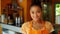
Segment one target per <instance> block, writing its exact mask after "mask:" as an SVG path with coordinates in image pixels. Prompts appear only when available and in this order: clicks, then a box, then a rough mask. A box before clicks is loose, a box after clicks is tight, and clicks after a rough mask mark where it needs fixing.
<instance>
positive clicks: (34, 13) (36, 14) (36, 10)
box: [30, 6, 42, 21]
mask: <svg viewBox="0 0 60 34" xmlns="http://www.w3.org/2000/svg"><path fill="white" fill-rule="evenodd" d="M30 15H31V17H32V19H33V20H34V21H37V20H40V19H41V17H42V11H41V8H40V7H39V6H32V7H31V8H30Z"/></svg>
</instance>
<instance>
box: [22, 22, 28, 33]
mask: <svg viewBox="0 0 60 34" xmlns="http://www.w3.org/2000/svg"><path fill="white" fill-rule="evenodd" d="M22 34H27V33H26V24H25V23H24V24H23V25H22Z"/></svg>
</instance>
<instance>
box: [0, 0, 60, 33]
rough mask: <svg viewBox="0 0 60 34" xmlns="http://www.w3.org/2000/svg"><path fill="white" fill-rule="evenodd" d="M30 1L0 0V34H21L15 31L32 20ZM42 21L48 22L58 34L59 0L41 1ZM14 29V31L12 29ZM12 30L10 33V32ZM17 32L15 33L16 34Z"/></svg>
mask: <svg viewBox="0 0 60 34" xmlns="http://www.w3.org/2000/svg"><path fill="white" fill-rule="evenodd" d="M31 1H32V0H0V34H5V33H6V34H8V33H7V31H9V33H10V34H13V33H14V34H21V33H18V32H20V31H21V29H20V31H17V30H16V29H18V30H19V28H21V25H22V24H23V23H24V22H27V21H30V20H32V19H31V17H30V9H29V8H30V4H31ZM41 5H42V7H43V13H44V14H43V19H44V20H47V21H50V22H51V23H52V25H53V26H54V28H55V34H60V27H59V26H60V0H41ZM14 28H15V29H14ZM11 30H12V31H11ZM16 32H17V33H16Z"/></svg>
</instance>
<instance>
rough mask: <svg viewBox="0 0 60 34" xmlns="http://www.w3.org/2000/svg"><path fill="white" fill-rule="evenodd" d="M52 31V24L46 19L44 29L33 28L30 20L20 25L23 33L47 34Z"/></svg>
mask: <svg viewBox="0 0 60 34" xmlns="http://www.w3.org/2000/svg"><path fill="white" fill-rule="evenodd" d="M52 31H54V29H53V26H52V25H51V23H50V22H48V21H46V22H45V25H44V30H33V29H32V22H31V21H30V22H26V23H24V24H23V25H22V33H23V34H49V33H51V32H52Z"/></svg>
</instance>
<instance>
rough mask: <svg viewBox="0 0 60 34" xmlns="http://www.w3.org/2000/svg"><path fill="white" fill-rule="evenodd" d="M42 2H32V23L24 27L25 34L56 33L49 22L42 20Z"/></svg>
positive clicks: (38, 0)
mask: <svg viewBox="0 0 60 34" xmlns="http://www.w3.org/2000/svg"><path fill="white" fill-rule="evenodd" d="M42 10H43V9H42V6H41V2H40V0H32V4H31V6H30V16H31V18H32V20H31V21H29V22H26V23H24V24H23V25H22V33H23V34H50V33H52V32H53V31H54V28H53V26H52V24H51V23H50V22H49V21H44V20H43V19H42V15H43V11H42Z"/></svg>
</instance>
